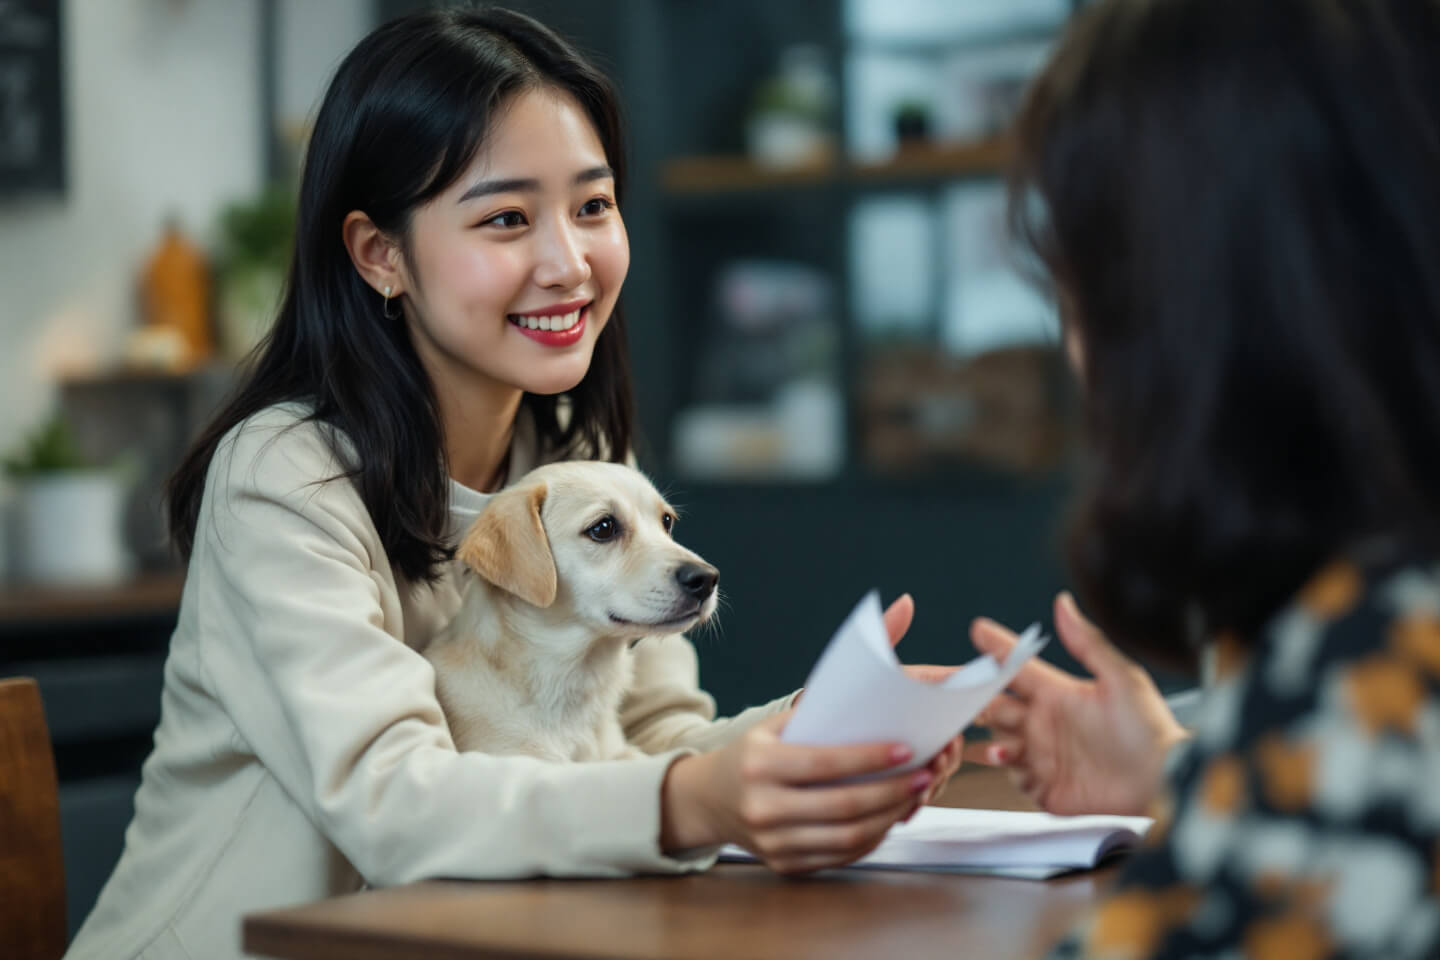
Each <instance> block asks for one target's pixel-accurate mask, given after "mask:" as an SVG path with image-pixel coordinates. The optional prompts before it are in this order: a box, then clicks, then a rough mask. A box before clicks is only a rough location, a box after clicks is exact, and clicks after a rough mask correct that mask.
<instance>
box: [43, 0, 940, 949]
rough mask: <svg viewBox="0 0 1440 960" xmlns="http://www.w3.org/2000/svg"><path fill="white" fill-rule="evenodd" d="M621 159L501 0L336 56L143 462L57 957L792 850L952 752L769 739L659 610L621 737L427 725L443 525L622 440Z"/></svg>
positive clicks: (834, 860)
mask: <svg viewBox="0 0 1440 960" xmlns="http://www.w3.org/2000/svg"><path fill="white" fill-rule="evenodd" d="M623 156H624V148H623V145H622V142H621V135H620V127H619V120H618V111H617V107H616V101H615V95H614V92H613V90H612V88H611V86H610V84H609V82H608V81H607V80H606V79H605V78H604V77H603V76H602V75H601V74H599V73H598V72H596V71H595V69H594V68H593V67H591V66H590V65H589V64H588V63H586V62H585V61H584V60H583V59H582V58H581V57H580V56H579V55H578V54H576V53H575V51H574V50H573V49H572V48H571V47H570V46H569V45H568V44H566V43H565V42H564V41H562V40H561V39H560V38H558V37H557V36H555V34H553V33H552V32H550V31H549V30H547V29H546V28H545V27H543V26H541V25H540V24H538V23H536V22H535V21H533V20H531V19H529V18H526V17H523V16H521V15H518V14H514V13H510V12H507V11H504V10H498V9H488V10H483V9H482V10H468V11H455V10H451V11H445V12H427V13H423V14H417V15H414V16H410V17H405V18H402V19H400V20H397V21H394V22H392V23H390V24H387V25H385V26H382V27H380V28H379V29H377V30H376V31H374V32H373V33H371V34H370V35H369V36H368V37H366V38H365V39H363V40H362V41H361V42H360V43H359V45H358V46H357V47H356V48H355V49H354V50H353V51H352V52H351V53H350V54H349V55H348V56H347V57H346V58H345V60H344V62H343V63H341V65H340V66H339V68H338V70H337V72H336V74H335V76H334V79H333V80H332V81H331V83H330V86H329V89H328V91H327V93H326V95H325V98H324V101H323V103H322V105H321V108H320V111H319V114H318V117H317V120H316V124H315V129H314V132H313V135H312V138H311V140H310V145H309V148H308V151H307V157H306V163H305V169H304V174H303V179H302V183H301V188H300V198H299V217H298V227H297V237H296V244H295V252H294V257H293V260H292V265H291V270H290V277H289V282H288V284H287V289H286V293H285V298H284V302H283V304H282V306H281V308H280V312H279V316H278V319H277V321H276V324H275V326H274V328H273V330H272V331H271V332H270V334H269V336H268V338H267V340H266V342H265V343H264V344H263V345H262V347H261V349H260V351H259V352H258V354H257V356H256V357H255V359H254V362H253V365H252V366H251V368H250V370H249V371H248V374H247V376H246V379H245V381H244V383H243V384H242V386H241V387H240V389H239V391H238V393H237V394H236V396H235V397H234V398H233V399H232V400H231V401H230V402H229V404H228V405H227V406H226V407H225V408H224V409H223V410H222V411H221V412H220V413H219V414H218V415H217V417H216V419H215V420H214V422H213V423H212V424H211V425H210V427H209V428H208V429H207V430H206V431H205V432H204V433H203V435H202V436H201V437H200V438H199V440H198V441H197V443H196V445H195V447H194V448H193V450H192V451H191V452H190V454H189V455H188V457H187V459H186V460H185V461H184V462H183V464H182V465H181V467H180V469H179V471H178V472H177V474H176V475H175V477H174V479H173V480H172V483H171V487H170V510H171V521H172V533H173V535H174V538H175V541H176V543H177V545H178V546H179V547H180V549H181V552H182V553H183V554H184V555H185V556H186V557H187V558H188V562H189V567H188V573H187V577H186V582H185V591H184V596H183V599H182V601H181V608H180V615H179V623H178V626H177V628H176V631H175V634H174V637H173V638H172V641H171V647H170V654H169V658H168V660H167V662H166V667H165V687H164V692H163V702H162V714H161V720H160V725H159V727H158V729H157V730H156V733H155V745H154V750H153V752H152V753H151V755H150V757H149V759H148V760H147V761H146V763H145V767H144V771H143V779H142V783H141V786H140V790H139V792H138V793H137V795H136V801H135V818H134V820H133V822H132V823H131V825H130V827H129V830H128V831H127V833H126V837H125V850H124V853H123V855H122V857H121V860H120V863H119V864H118V865H117V867H116V869H115V872H114V874H113V876H112V877H111V878H110V880H109V882H108V883H107V885H106V887H105V889H104V891H103V892H102V893H101V896H100V899H99V901H98V903H97V904H96V906H95V908H94V910H93V911H92V912H91V914H90V916H89V917H88V919H87V920H86V922H85V924H84V926H83V927H82V929H81V930H80V932H79V934H78V935H77V937H76V940H75V942H74V943H73V944H72V945H71V949H70V951H69V953H68V954H67V956H68V957H70V958H72V960H91V958H105V960H117V958H133V957H145V958H151V960H155V958H182V957H184V958H191V957H193V958H203V960H224V958H227V957H238V956H240V945H239V938H240V918H241V917H242V916H244V915H245V914H248V913H251V912H253V911H256V910H262V909H266V908H271V907H277V906H282V905H291V904H299V903H302V902H306V901H312V900H316V899H320V898H324V897H328V896H333V895H336V894H339V893H343V892H346V891H351V890H355V889H358V888H359V887H360V886H361V885H362V884H366V883H368V884H372V885H389V884H399V883H406V882H409V881H412V880H419V879H423V878H428V877H461V878H464V877H475V878H513V877H528V876H537V875H554V876H622V875H626V874H630V873H635V872H661V873H666V872H668V873H679V872H684V871H692V870H700V869H704V868H706V867H708V866H709V865H710V864H711V863H713V862H714V858H715V854H716V852H717V850H718V848H719V846H720V845H722V844H724V843H726V842H736V843H739V844H742V845H744V846H746V847H748V848H749V849H751V850H752V851H755V852H756V853H758V854H759V855H760V856H761V857H762V858H763V859H764V860H765V861H766V862H767V863H768V864H769V865H770V866H771V867H772V868H773V869H775V870H777V871H781V872H785V873H796V872H804V871H810V870H816V869H820V868H822V867H826V866H832V865H838V864H842V863H847V862H849V861H851V860H854V859H855V858H857V857H859V856H861V855H863V854H864V853H866V852H867V851H868V850H870V849H871V848H873V847H874V846H875V845H876V844H877V843H878V842H879V841H880V839H881V838H882V837H883V836H884V833H885V831H886V830H887V829H888V828H889V827H890V825H891V824H893V823H894V822H896V821H897V820H899V819H900V818H902V817H904V816H906V815H908V814H909V813H910V812H912V811H913V810H914V809H915V807H916V805H917V804H918V803H919V802H921V801H923V800H925V799H928V797H929V796H930V795H932V794H933V792H934V791H935V790H936V789H938V788H939V786H940V785H941V784H942V783H943V782H944V780H945V778H946V777H947V776H948V775H949V774H950V773H951V772H953V770H954V768H955V766H956V765H957V764H958V762H959V760H958V757H959V744H958V741H957V742H952V744H951V745H950V746H949V747H947V748H946V749H945V751H943V752H942V754H941V755H940V756H938V757H936V758H934V759H933V760H932V761H931V763H930V764H929V766H928V768H926V769H921V770H916V771H911V772H908V773H903V774H895V773H893V772H892V773H890V774H889V775H888V776H887V775H885V773H886V771H891V770H893V768H894V767H896V766H899V765H902V764H904V763H906V762H907V761H908V760H909V754H908V751H907V750H906V749H905V748H904V747H903V745H898V744H890V743H878V744H863V745H857V746H853V747H840V748H815V747H803V746H797V745H792V744H784V743H781V742H780V741H779V737H778V733H779V730H780V728H781V726H782V725H783V724H784V722H785V719H786V717H787V716H788V710H787V708H788V707H789V706H790V705H791V703H792V702H793V699H794V695H791V696H789V697H785V698H782V699H781V700H777V701H775V702H774V703H771V704H769V705H767V706H763V707H756V708H753V709H752V710H750V711H747V712H745V713H742V714H740V715H738V716H736V717H733V718H730V719H728V720H715V719H714V702H713V701H712V700H711V698H710V697H709V696H708V695H706V694H705V693H703V692H702V691H701V690H700V689H699V687H698V685H697V676H696V674H697V667H696V658H695V652H694V649H693V648H692V647H691V646H690V644H689V641H688V640H686V639H685V638H684V637H683V636H669V637H663V638H651V639H647V640H646V641H645V642H643V643H641V644H640V645H639V646H638V647H637V648H636V650H635V654H636V682H635V686H634V688H633V689H632V691H631V694H630V696H629V698H628V700H627V701H626V702H625V704H624V705H623V708H622V710H623V716H622V721H623V724H624V728H625V733H626V735H627V739H628V740H629V742H631V743H633V744H634V745H636V746H638V747H640V748H641V749H642V750H643V751H644V752H645V753H646V754H648V756H645V757H643V758H639V759H632V760H624V761H612V762H596V763H547V762H542V761H540V760H537V759H534V758H531V757H513V756H505V757H501V756H491V755H486V754H484V753H479V752H471V753H459V752H457V751H456V749H455V745H454V742H453V740H452V738H451V735H450V732H449V730H448V728H447V726H446V723H445V719H444V716H443V714H442V713H441V710H440V707H439V705H438V703H437V701H436V694H435V679H434V673H433V671H432V669H431V667H430V665H429V663H428V662H427V661H426V660H425V659H424V658H423V657H422V655H421V653H420V652H419V650H420V649H421V648H423V646H424V645H425V643H426V641H427V640H428V639H429V638H430V637H432V636H434V635H435V633H436V631H438V630H440V629H441V628H442V627H443V626H444V625H445V623H446V622H447V621H448V620H449V618H451V617H452V616H453V615H454V613H455V610H456V608H457V606H458V604H459V592H458V589H457V584H456V579H457V576H458V574H457V571H456V569H455V561H453V560H452V559H451V556H450V553H451V550H452V548H453V546H454V543H455V538H456V536H457V534H458V533H459V532H460V531H463V530H464V529H465V528H466V527H467V526H469V524H470V522H471V521H473V520H474V518H475V516H476V515H477V514H478V512H479V510H480V509H481V508H482V507H483V506H484V504H485V502H486V495H487V493H488V492H490V491H494V490H496V489H498V488H500V487H501V486H503V485H504V484H505V483H506V482H507V481H508V480H510V479H515V478H518V477H519V476H521V475H522V474H524V473H526V472H527V471H528V470H529V469H530V468H531V467H533V466H535V465H537V464H539V463H542V462H548V461H553V460H562V459H575V458H582V459H613V460H624V459H626V458H627V455H628V451H629V449H630V442H631V424H632V412H631V399H630V397H631V387H630V380H629V373H628V369H627V367H626V353H625V349H626V348H625V342H624V330H623V325H622V321H621V317H620V314H619V313H618V311H617V309H616V302H617V298H618V296H619V293H620V287H621V284H622V282H623V280H624V277H625V273H626V270H627V268H628V265H629V247H628V242H627V238H626V234H625V228H624V223H623V221H622V219H621V216H620V208H619V203H620V198H621V190H622V183H623V170H622V165H623V163H622V161H623ZM542 316H543V317H545V318H547V319H548V320H549V325H550V327H551V329H550V330H548V331H543V330H539V329H538V327H539V326H543V325H541V324H538V322H537V324H536V325H535V326H534V327H532V325H531V323H530V321H531V319H532V318H539V317H542ZM555 317H560V318H562V319H564V320H565V321H566V322H565V324H564V325H563V326H562V327H561V329H558V330H557V329H555V320H554V318H555ZM542 334H543V335H542ZM562 397H563V398H564V399H563V401H562V399H561V398H562ZM912 610H913V607H912V605H911V603H910V601H909V600H908V598H902V600H901V601H899V602H897V604H896V605H895V606H893V607H892V608H891V610H890V612H889V616H888V618H887V622H888V626H889V628H890V633H891V637H892V638H893V639H897V640H898V638H899V637H900V636H901V635H902V634H903V633H904V631H905V628H906V626H907V625H908V622H909V619H910V616H911V612H912ZM939 672H940V673H943V671H939ZM917 675H920V676H926V677H929V676H934V675H937V674H936V671H935V670H928V671H927V670H924V669H920V670H918V671H917ZM862 774H879V775H880V776H879V777H878V778H876V779H872V780H870V781H868V782H863V783H844V784H832V783H830V782H829V781H834V780H845V779H848V778H850V777H854V776H858V775H862Z"/></svg>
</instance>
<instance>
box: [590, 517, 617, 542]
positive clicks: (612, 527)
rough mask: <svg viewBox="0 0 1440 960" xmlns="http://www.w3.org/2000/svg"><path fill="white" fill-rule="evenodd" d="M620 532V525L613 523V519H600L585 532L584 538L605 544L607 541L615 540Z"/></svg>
mask: <svg viewBox="0 0 1440 960" xmlns="http://www.w3.org/2000/svg"><path fill="white" fill-rule="evenodd" d="M619 532H620V524H618V523H616V522H615V518H614V517H602V518H600V521H599V522H598V523H596V524H594V525H593V526H591V527H590V528H589V529H588V530H586V531H585V536H587V537H589V538H590V539H591V540H594V541H595V542H596V543H605V542H606V541H607V540H613V539H615V535H616V534H617V533H619Z"/></svg>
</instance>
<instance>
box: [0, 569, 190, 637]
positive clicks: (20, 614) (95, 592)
mask: <svg viewBox="0 0 1440 960" xmlns="http://www.w3.org/2000/svg"><path fill="white" fill-rule="evenodd" d="M184 584H185V577H184V574H182V573H179V572H175V573H157V574H145V575H142V576H139V577H136V578H135V579H133V580H129V581H126V582H124V583H119V584H115V585H113V586H96V587H60V586H40V585H35V586H28V585H23V584H7V585H5V586H4V587H0V626H6V627H11V626H21V625H25V624H32V623H33V624H41V623H66V622H74V621H87V620H109V619H131V618H141V617H159V616H165V615H167V614H171V613H174V612H175V611H176V610H178V609H179V607H180V593H181V590H182V588H183V587H184Z"/></svg>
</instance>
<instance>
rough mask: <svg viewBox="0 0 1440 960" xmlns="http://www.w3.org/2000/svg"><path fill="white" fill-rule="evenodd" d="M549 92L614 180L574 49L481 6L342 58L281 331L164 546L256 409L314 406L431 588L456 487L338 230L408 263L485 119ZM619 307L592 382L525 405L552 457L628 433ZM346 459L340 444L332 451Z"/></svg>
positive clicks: (605, 112)
mask: <svg viewBox="0 0 1440 960" xmlns="http://www.w3.org/2000/svg"><path fill="white" fill-rule="evenodd" d="M537 87H553V88H557V89H560V90H563V91H565V92H566V93H568V94H570V95H571V96H573V97H574V98H575V99H576V101H578V102H579V104H580V105H581V106H582V107H583V108H584V110H585V111H586V113H587V115H588V116H589V117H590V120H591V121H592V122H593V123H594V125H595V129H596V131H597V133H598V134H599V137H600V142H601V144H602V146H603V147H604V149H605V154H606V159H607V161H608V163H609V165H610V167H611V168H612V169H613V170H614V171H615V188H616V192H617V200H618V199H620V198H621V191H622V189H623V184H624V167H625V151H624V138H623V132H622V129H621V122H620V112H619V107H618V101H617V97H616V95H615V91H614V88H613V87H612V85H611V84H610V82H609V81H608V80H607V79H606V77H605V76H604V75H603V74H601V73H600V72H599V71H598V70H596V69H595V68H594V67H593V66H591V65H590V64H589V63H588V62H587V61H586V60H585V59H584V58H583V57H582V56H581V55H580V54H579V53H577V52H576V50H575V49H574V48H573V47H571V46H570V45H569V44H568V43H566V42H565V41H564V40H562V39H561V38H560V37H558V36H556V35H555V34H554V33H553V32H551V31H550V30H549V29H547V28H546V27H544V26H542V25H541V24H539V23H537V22H535V21H534V20H532V19H530V18H529V17H525V16H523V15H521V14H518V13H514V12H511V11H507V10H502V9H495V8H480V9H468V10H454V9H451V10H441V11H428V12H424V13H419V14H415V15H412V16H407V17H402V18H400V19H397V20H394V21H392V22H390V23H388V24H386V25H384V26H382V27H380V28H379V29H377V30H375V31H374V32H373V33H371V34H370V35H369V36H367V37H366V38H365V39H364V40H362V41H361V42H360V43H359V45H357V46H356V47H355V49H354V50H353V51H351V53H350V54H349V55H348V56H347V57H346V58H345V60H344V62H342V63H341V64H340V66H339V68H338V70H337V71H336V73H335V77H334V79H333V80H332V81H331V83H330V87H329V89H328V91H327V92H326V94H325V99H324V102H323V103H322V105H321V107H320V112H319V114H318V116H317V118H316V122H315V129H314V132H313V134H312V136H311V140H310V144H309V148H308V150H307V153H306V159H305V167H304V173H303V176H302V179H301V185H300V198H299V212H298V222H297V228H296V239H295V251H294V256H293V258H292V260H291V266H290V275H289V278H288V281H287V284H286V289H285V296H284V300H283V302H282V305H281V307H280V312H279V316H278V318H277V319H276V321H275V324H274V327H273V328H272V329H271V330H270V332H269V334H268V336H267V337H266V338H265V340H264V341H263V342H262V343H261V344H260V345H259V347H257V348H256V352H255V354H254V355H253V356H252V360H251V363H250V366H249V371H248V374H247V376H246V379H245V380H244V382H243V383H242V385H241V386H240V388H239V389H238V390H237V392H236V394H235V395H234V397H233V398H232V399H231V400H230V401H229V402H228V403H227V405H226V406H225V407H224V408H223V409H222V410H221V412H220V413H219V414H218V415H217V416H216V418H215V419H214V421H213V422H212V423H211V424H210V425H209V426H208V428H207V429H206V430H205V431H204V433H203V434H202V435H201V436H200V437H199V439H198V440H197V441H196V443H195V444H194V446H193V447H192V448H191V450H190V451H189V453H188V454H187V455H186V457H185V459H184V460H183V462H182V463H181V465H180V467H179V469H178V470H177V471H176V473H175V475H174V476H173V477H172V478H171V480H170V484H169V490H168V493H169V511H170V529H171V536H172V538H173V540H174V542H175V545H176V546H177V547H178V549H179V550H180V553H181V555H182V556H185V557H187V558H188V557H189V554H190V550H191V548H192V547H193V545H194V540H195V527H196V523H197V519H198V517H199V513H200V503H201V498H202V495H203V492H204V489H205V477H206V473H207V471H208V469H209V467H210V462H211V460H212V459H213V457H214V455H215V451H216V448H217V446H218V445H219V443H220V441H221V439H222V438H223V437H224V436H225V434H226V433H227V432H228V431H229V430H231V429H232V428H233V427H235V426H236V425H237V424H239V423H241V422H242V421H244V420H245V419H246V418H248V417H250V416H252V415H253V414H255V413H257V412H258V411H260V410H263V409H264V408H266V407H268V406H271V405H272V404H276V403H281V402H286V401H300V402H303V403H305V404H307V405H308V406H309V407H310V408H311V410H312V411H313V413H312V414H311V419H313V420H315V421H317V422H318V423H320V424H322V425H324V426H325V427H326V428H327V429H328V430H330V431H331V432H332V434H333V433H338V434H342V435H343V436H344V437H345V439H346V440H347V441H348V444H349V447H350V448H351V449H353V451H354V457H353V460H351V461H347V462H346V464H345V465H346V467H347V468H348V473H347V475H348V476H349V477H350V479H351V480H352V481H353V482H354V483H355V485H356V487H357V488H358V490H359V492H360V497H361V499H362V500H363V501H364V503H365V507H366V509H367V510H369V512H370V516H371V518H372V519H373V521H374V523H375V526H376V528H377V530H378V531H379V534H380V538H381V542H382V543H383V544H384V547H385V550H386V552H387V554H388V556H389V559H390V562H391V563H392V564H393V566H394V568H395V569H396V570H397V571H398V572H399V573H401V574H402V575H403V576H405V577H407V578H409V579H411V580H425V579H430V578H432V577H433V576H434V574H435V572H436V571H437V569H438V567H437V564H438V563H439V562H440V561H442V560H443V559H444V558H445V557H446V556H447V555H448V551H449V544H447V543H446V542H445V530H446V519H447V508H448V503H449V479H448V470H447V467H446V463H445V454H444V444H443V443H442V439H443V438H442V436H441V429H442V428H441V424H440V420H439V417H438V413H437V408H436V402H435V396H434V393H433V389H432V387H431V384H430V382H429V380H428V378H427V377H426V374H425V371H424V369H423V367H422V366H421V364H420V360H419V358H418V357H417V355H416V353H415V349H414V347H413V345H412V344H411V342H410V338H409V335H408V332H407V329H406V326H405V325H404V324H397V323H395V322H394V321H387V320H386V319H385V317H384V313H383V302H382V299H381V297H380V296H379V295H378V294H377V293H376V292H375V291H374V290H373V289H371V287H370V286H369V285H367V284H366V283H365V282H364V281H363V280H362V279H361V277H360V275H359V274H358V273H357V271H356V270H355V268H354V266H353V264H352V263H351V260H350V257H349V255H348V253H347V251H346V248H345V246H344V244H343V242H342V239H341V224H342V222H343V221H344V218H345V216H346V215H347V214H348V213H350V212H351V211H352V210H363V211H364V212H365V213H366V214H368V215H369V217H370V219H371V220H372V221H374V223H375V224H376V225H377V226H378V227H379V228H380V229H381V230H382V231H384V232H385V233H387V234H389V235H391V236H393V237H395V238H397V239H398V240H399V241H400V242H401V245H402V250H403V249H404V242H405V239H406V237H407V234H408V227H409V223H410V217H411V215H412V213H413V212H414V211H415V209H416V208H417V207H419V206H420V205H422V204H424V203H425V202H426V201H428V200H430V199H431V198H433V197H435V196H436V195H437V194H439V193H440V192H441V191H443V190H444V189H445V188H446V187H447V186H449V185H450V184H452V183H453V182H454V181H455V179H456V178H457V177H459V176H460V175H461V174H462V173H463V172H464V170H465V169H466V167H467V166H468V164H469V163H470V162H471V160H472V159H473V157H474V156H475V154H476V152H477V150H479V149H480V148H481V146H482V144H483V141H484V139H485V135H486V133H487V131H488V130H489V127H490V123H491V119H492V117H494V116H495V114H496V111H497V110H498V109H500V108H501V107H502V106H503V104H504V103H505V102H506V101H507V99H508V98H510V97H512V96H514V95H515V94H516V93H517V92H518V91H521V90H525V89H533V88H537ZM628 363H629V361H628V357H627V353H626V345H625V325H624V322H623V320H622V318H621V316H620V311H619V308H618V307H617V308H616V311H615V313H614V315H613V316H611V318H610V320H609V322H608V323H607V324H606V326H605V329H604V331H603V332H602V333H601V334H600V337H599V338H598V340H597V341H596V344H595V352H594V356H593V359H592V362H591V366H590V369H589V371H588V372H587V374H586V376H585V378H584V379H583V380H582V381H581V382H580V383H579V384H578V385H577V386H576V387H575V388H574V389H573V390H571V391H570V392H569V394H568V398H569V401H568V407H569V410H568V415H565V416H562V415H561V414H560V411H559V399H558V398H557V397H552V396H536V395H531V394H527V395H526V396H525V398H524V400H523V401H522V402H523V404H524V406H525V407H527V408H528V409H529V412H530V414H531V415H532V416H533V418H534V421H535V423H536V425H537V427H538V429H539V433H540V437H541V440H542V442H543V443H545V444H546V445H547V446H550V447H553V448H556V449H566V450H571V451H574V452H575V455H584V456H609V457H611V458H613V459H621V458H623V457H624V456H625V455H626V453H627V451H628V450H629V449H630V444H631V433H632V426H633V421H634V411H633V401H632V397H631V384H630V371H629V366H628ZM338 453H339V450H338V444H337V454H338Z"/></svg>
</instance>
